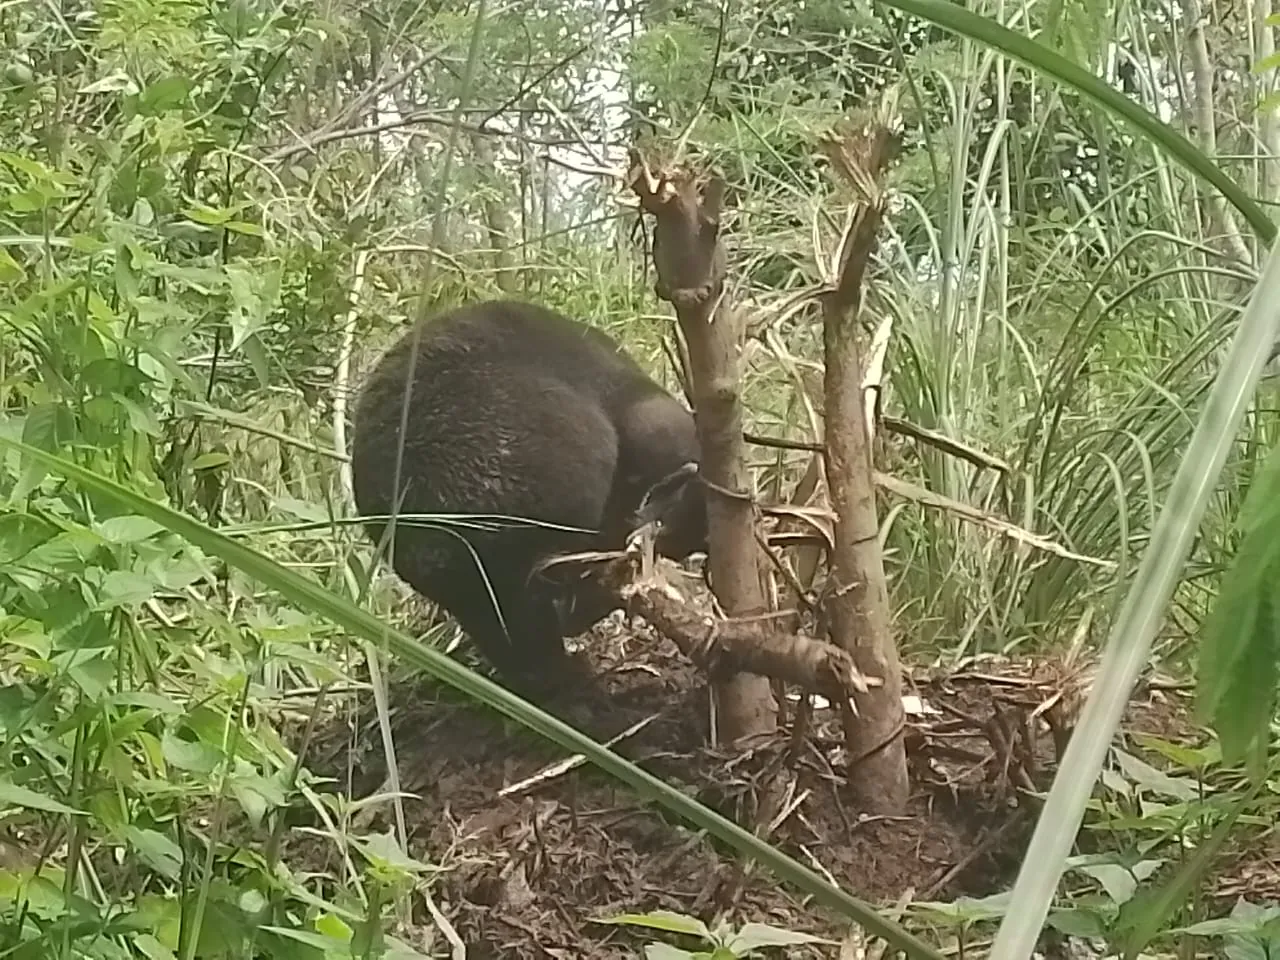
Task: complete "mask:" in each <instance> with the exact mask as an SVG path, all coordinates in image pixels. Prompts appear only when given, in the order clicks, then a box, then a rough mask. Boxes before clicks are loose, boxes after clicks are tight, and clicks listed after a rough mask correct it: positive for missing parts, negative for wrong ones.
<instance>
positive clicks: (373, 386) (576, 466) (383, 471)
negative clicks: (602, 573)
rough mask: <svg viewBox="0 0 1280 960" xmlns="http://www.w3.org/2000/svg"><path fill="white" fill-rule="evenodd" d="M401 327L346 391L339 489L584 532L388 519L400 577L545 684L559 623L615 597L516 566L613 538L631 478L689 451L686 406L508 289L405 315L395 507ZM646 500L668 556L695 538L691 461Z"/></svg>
mask: <svg viewBox="0 0 1280 960" xmlns="http://www.w3.org/2000/svg"><path fill="white" fill-rule="evenodd" d="M413 336H414V331H413V330H410V331H409V332H408V333H407V334H406V335H405V336H404V337H403V338H402V339H401V340H400V341H398V342H397V343H396V344H395V345H394V346H392V347H391V349H390V350H388V351H387V353H386V354H384V355H383V356H382V358H381V359H380V360H379V361H378V363H377V365H376V366H375V367H374V369H373V371H372V372H371V373H370V375H369V377H368V379H367V381H366V383H365V385H364V387H363V389H362V391H361V393H360V396H359V399H358V401H357V403H356V406H355V414H354V417H353V423H352V449H351V457H352V479H353V484H354V488H355V489H354V494H355V501H356V506H357V508H358V509H359V511H360V513H361V514H362V515H365V516H370V515H381V516H386V515H389V514H392V513H393V512H395V513H396V514H397V516H398V517H400V516H403V515H405V514H420V513H435V514H440V513H468V514H489V515H495V514H496V515H502V516H506V517H520V518H524V519H526V520H539V521H543V522H544V523H553V524H559V525H563V526H571V527H581V528H586V529H587V530H588V531H595V533H594V534H585V535H584V534H581V533H574V532H571V531H559V530H553V529H549V528H547V527H540V526H535V525H531V524H528V523H510V522H508V523H506V524H503V523H502V522H501V521H495V520H484V521H470V522H468V523H467V524H466V525H465V526H458V524H457V522H455V523H453V524H450V529H441V528H434V529H428V528H425V527H423V526H421V524H420V523H415V522H414V521H407V520H403V519H397V521H396V525H395V543H394V547H395V549H394V554H393V556H392V561H391V562H392V566H393V568H394V569H395V571H396V573H397V574H398V575H399V576H400V578H401V579H403V580H404V581H405V582H407V583H408V584H409V585H410V586H412V587H413V588H414V589H415V590H416V591H417V592H418V593H420V594H422V595H423V596H425V597H427V598H428V599H430V600H432V601H434V602H435V603H437V604H438V605H439V606H441V607H443V608H444V609H445V610H447V611H448V612H449V613H450V614H452V615H453V617H454V618H455V619H456V620H457V622H458V623H459V624H460V626H461V627H462V629H463V630H464V631H465V632H466V634H467V635H468V636H469V637H470V638H471V640H472V642H473V643H475V644H476V646H477V647H478V648H479V650H480V652H481V653H482V654H483V655H484V656H485V658H486V659H487V660H488V661H489V662H490V663H491V664H493V666H495V667H496V668H497V669H498V670H499V672H500V673H501V674H502V675H503V677H504V678H505V679H506V680H507V681H508V682H509V683H512V684H513V685H516V686H519V687H524V688H525V689H535V688H539V687H543V686H546V685H554V683H555V681H556V680H557V679H558V677H559V675H560V674H561V672H562V667H561V664H562V658H564V656H565V651H564V646H563V638H564V637H566V636H573V635H575V634H577V633H581V632H582V631H584V630H586V629H587V628H589V627H590V626H591V625H592V624H593V623H595V622H596V621H598V620H599V619H600V618H602V617H603V616H605V615H606V614H607V613H608V612H609V610H610V609H611V608H612V607H613V605H614V604H613V601H612V599H611V598H609V597H607V596H605V595H603V594H602V593H600V592H599V591H598V590H592V589H591V588H590V587H588V586H585V585H578V586H576V587H572V588H568V587H564V586H560V587H557V586H555V585H553V584H552V583H551V582H550V581H549V580H546V579H543V578H542V577H540V576H537V575H535V576H534V577H532V578H531V576H530V574H531V571H532V569H533V568H534V566H535V565H536V564H537V563H538V561H539V560H541V559H543V558H545V557H546V556H548V555H550V554H552V553H561V552H569V551H578V550H593V549H600V550H607V549H619V548H621V546H622V545H623V543H624V540H625V537H626V534H627V533H629V532H630V530H631V529H633V528H634V526H635V525H636V511H637V509H638V508H639V507H640V505H641V502H642V501H643V500H644V498H645V496H646V494H647V493H648V492H649V491H650V490H651V489H653V488H654V487H655V485H657V484H659V483H661V482H662V481H664V480H667V481H668V483H667V484H664V485H663V486H664V487H670V486H671V484H670V478H671V476H672V475H673V474H675V473H676V472H677V471H679V470H680V469H681V467H682V466H684V465H685V464H687V463H690V462H696V461H697V460H698V459H699V457H698V440H697V434H696V431H695V428H694V421H693V416H692V414H690V413H689V411H688V410H686V409H685V408H684V407H683V406H682V405H681V404H680V403H679V402H677V401H676V400H675V399H674V398H673V397H672V396H671V395H670V394H668V393H667V392H666V391H665V390H664V389H663V388H662V387H661V386H659V385H658V384H657V383H655V382H654V381H653V380H652V379H651V378H650V377H649V376H648V375H646V374H645V372H644V371H643V370H641V368H640V367H639V366H638V365H637V364H636V363H635V362H634V361H633V360H632V359H631V358H630V357H629V356H627V355H626V354H625V353H623V352H622V350H621V348H620V347H619V346H618V344H617V343H615V342H614V341H613V340H612V339H611V338H610V337H608V336H607V335H605V334H604V333H602V332H601V331H599V330H597V329H595V328H592V327H590V326H587V325H586V324H582V323H579V322H577V321H574V320H571V319H569V318H568V317H565V316H563V315H561V314H559V313H556V312H555V311H552V310H548V309H545V308H543V307H538V306H534V305H532V304H527V303H519V302H513V301H487V302H481V303H475V304H471V305H468V306H464V307H459V308H457V309H453V310H449V311H446V312H444V313H443V314H441V315H438V316H435V317H431V318H428V319H427V320H426V321H425V322H424V325H423V326H422V328H421V331H420V339H419V343H418V350H417V363H416V365H415V367H414V370H413V390H412V393H411V397H410V400H409V411H408V421H407V425H408V426H407V433H406V436H405V437H404V454H403V460H402V463H401V467H400V490H401V491H402V498H401V500H400V502H399V504H398V506H397V504H396V503H395V498H394V497H393V496H392V486H393V484H394V482H395V470H396V449H397V446H398V445H399V443H400V439H401V438H400V424H401V408H402V404H403V402H404V392H405V381H406V379H407V377H408V376H409V363H410V357H411V351H412V349H413ZM661 500H662V503H663V506H664V515H663V517H662V519H663V524H662V527H661V530H660V534H659V539H658V543H657V546H658V549H659V551H661V552H662V553H663V554H665V555H667V556H670V557H674V558H676V559H683V558H684V557H687V556H688V555H689V554H690V553H693V552H696V551H699V550H705V549H706V535H707V530H706V522H707V521H706V509H705V500H704V494H703V491H702V488H701V484H700V483H698V482H697V480H696V478H694V479H693V480H691V481H688V482H685V483H684V485H683V488H682V489H680V490H678V491H677V494H676V495H675V496H674V497H673V496H672V495H671V494H670V493H668V492H665V491H664V493H663V496H662V498H661ZM386 526H387V524H386V523H385V522H379V521H371V522H369V523H368V524H367V525H366V529H367V531H368V533H369V535H370V537H372V538H373V539H374V541H375V542H379V543H380V542H381V540H382V538H383V536H384V530H385V527H386ZM464 540H465V542H464ZM468 545H469V546H470V548H471V549H468ZM472 550H474V554H473V553H472ZM477 560H478V561H479V563H480V564H482V565H483V567H484V571H485V575H487V577H488V585H487V586H486V582H485V575H482V574H481V572H480V570H479V569H478V568H477ZM490 589H492V591H493V595H492V596H493V597H496V599H497V602H498V604H499V605H500V607H501V610H502V614H503V620H505V624H506V629H505V631H504V629H503V625H502V621H500V620H499V618H498V617H497V615H496V613H495V611H494V605H493V598H492V597H491V595H490V592H489V591H490Z"/></svg>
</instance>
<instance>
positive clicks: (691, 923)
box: [596, 910, 711, 940]
mask: <svg viewBox="0 0 1280 960" xmlns="http://www.w3.org/2000/svg"><path fill="white" fill-rule="evenodd" d="M596 922H597V923H615V924H620V925H625V926H630V927H645V928H647V929H649V930H662V931H665V932H667V933H683V934H687V935H689V936H691V937H700V938H702V939H704V940H709V939H711V931H710V930H708V929H707V925H706V924H705V923H703V922H702V921H701V920H699V919H698V918H697V917H690V916H686V915H685V914H683V913H674V912H672V911H670V910H654V911H652V912H650V913H621V914H618V915H617V916H613V917H601V918H599V919H598V920H597V921H596Z"/></svg>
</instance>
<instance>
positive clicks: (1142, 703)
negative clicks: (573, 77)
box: [309, 619, 1186, 960]
mask: <svg viewBox="0 0 1280 960" xmlns="http://www.w3.org/2000/svg"><path fill="white" fill-rule="evenodd" d="M582 646H583V647H584V649H583V650H582V651H580V653H579V656H583V657H585V658H587V659H588V660H589V662H590V664H591V665H592V667H593V668H594V671H595V673H596V675H597V677H598V685H597V689H594V690H583V691H581V695H580V696H578V697H577V698H576V699H575V702H574V703H572V704H568V705H563V706H562V707H561V708H559V710H558V712H560V713H561V714H562V716H564V718H565V719H566V720H568V721H570V722H572V723H574V724H575V725H576V726H578V727H579V728H580V729H583V730H585V731H586V732H588V733H590V734H591V735H592V736H594V737H595V738H596V739H598V740H601V741H605V742H607V741H609V740H610V739H611V738H614V737H616V736H618V735H619V734H624V735H623V736H621V737H620V738H619V739H618V741H617V742H616V743H615V744H613V749H615V750H616V751H617V752H619V753H620V754H622V755H623V756H625V757H627V758H628V759H630V760H632V761H633V762H637V763H639V764H640V765H642V766H643V767H645V768H646V769H647V770H649V771H650V772H652V773H654V774H656V775H657V776H660V777H662V778H663V779H664V780H665V781H666V782H668V783H672V784H674V785H676V786H678V787H679V788H681V789H682V790H684V791H685V792H687V793H689V794H690V795H693V796H695V797H697V798H698V799H699V800H700V801H702V802H703V803H706V804H708V805H709V806H711V807H713V808H714V809H717V810H719V811H720V812H721V813H723V814H725V815H726V816H729V817H730V818H732V819H734V820H736V821H737V822H738V823H740V824H744V825H748V826H750V825H753V824H756V823H757V822H759V821H760V820H761V819H764V820H766V821H767V822H768V824H769V826H768V827H767V829H766V831H765V835H766V838H767V839H768V840H769V841H770V842H771V843H773V844H775V845H779V846H781V847H782V849H784V850H786V851H787V852H788V853H789V854H790V855H791V856H793V857H795V858H796V859H798V860H799V861H800V862H802V863H806V864H808V865H809V866H810V867H812V868H814V869H815V870H817V871H818V872H819V873H823V874H825V875H827V876H828V877H829V878H831V879H832V880H833V881H834V882H835V883H837V884H839V885H840V886H841V887H843V888H844V889H845V890H847V891H849V892H851V893H853V894H855V895H858V896H861V897H863V898H866V899H868V900H871V901H873V902H875V903H881V904H883V903H892V902H894V901H896V900H899V899H900V898H902V897H904V895H907V894H909V895H910V897H911V899H913V900H914V901H916V902H920V901H929V900H951V899H954V898H955V897H956V896H960V895H967V896H972V897H980V896H985V895H988V894H991V893H994V892H997V891H998V890H1000V889H1003V888H1005V887H1007V885H1008V884H1009V883H1010V882H1011V881H1012V879H1013V876H1014V874H1015V872H1016V870H1017V865H1018V863H1019V860H1020V858H1021V854H1022V851H1023V849H1024V847H1025V845H1026V843H1027V840H1028V839H1029V837H1030V832H1031V829H1032V827H1033V825H1034V802H1033V801H1031V800H1029V799H1028V798H1027V797H1026V795H1025V793H1024V792H1023V791H1025V790H1027V789H1044V788H1046V787H1047V785H1048V783H1049V782H1050V780H1051V778H1052V769H1053V758H1054V756H1055V743H1054V738H1053V735H1052V731H1051V726H1052V725H1053V724H1059V725H1060V724H1061V722H1062V720H1063V718H1064V717H1066V718H1069V717H1071V716H1073V715H1074V711H1075V710H1076V709H1078V703H1079V695H1078V693H1077V691H1078V690H1079V689H1081V686H1082V681H1081V678H1080V677H1078V676H1072V675H1071V672H1070V671H1068V670H1067V669H1066V668H1064V667H1063V666H1062V665H1060V664H1050V663H1015V662H1009V661H1004V660H990V661H983V662H980V663H977V664H972V665H969V666H967V667H964V668H962V669H959V670H953V671H950V672H949V673H948V674H947V675H945V676H943V675H932V676H931V675H928V674H925V673H921V674H920V675H919V676H918V677H916V678H915V683H914V688H915V689H914V690H912V691H910V693H912V694H913V695H914V698H913V699H912V701H910V707H911V709H910V711H909V712H910V715H909V717H908V730H907V738H908V739H907V745H908V756H909V760H910V763H911V777H912V784H913V790H914V793H913V798H912V801H911V804H910V809H909V811H908V813H907V815H906V816H903V817H899V818H883V817H881V818H871V817H865V816H860V815H859V814H858V812H857V811H856V810H853V809H850V807H849V805H848V800H847V791H846V789H845V783H846V781H845V777H846V773H845V770H844V761H843V757H842V752H843V747H842V738H841V736H840V735H839V727H838V724H837V721H836V717H835V715H834V712H833V711H832V710H831V709H830V708H828V707H825V706H823V705H820V706H818V707H816V708H815V709H814V711H813V714H812V719H811V720H810V721H809V723H808V733H807V735H806V736H805V737H803V738H793V737H792V736H791V732H790V731H791V724H790V723H789V722H788V723H786V724H784V726H783V730H782V732H781V733H780V734H779V735H778V736H777V737H776V738H775V739H774V740H772V741H771V742H767V743H761V744H758V745H756V746H755V747H754V748H752V749H751V750H749V751H748V752H747V753H746V754H745V755H742V754H732V755H731V754H726V753H722V752H719V751H716V750H713V749H710V748H708V747H707V746H705V744H706V740H707V728H708V707H707V693H706V689H705V683H704V682H703V681H702V680H701V678H700V677H699V676H698V675H697V673H696V672H695V671H694V670H693V669H692V668H691V667H690V666H689V665H688V664H687V662H686V661H684V660H683V658H682V657H681V656H680V655H679V654H678V653H677V652H676V651H675V649H674V647H673V646H672V645H670V644H669V643H668V642H666V641H663V640H661V639H660V638H657V637H656V636H654V635H653V634H652V633H647V632H645V630H644V629H643V628H642V629H641V630H640V631H639V632H637V631H636V629H635V628H634V625H626V626H624V625H623V624H622V622H621V620H620V619H615V620H612V621H606V622H605V623H603V624H601V625H599V626H598V627H597V629H596V631H595V632H594V633H593V635H592V636H591V637H589V638H588V642H587V643H585V644H583V645H582ZM796 704H797V701H796V700H794V699H791V700H789V701H788V715H789V717H790V716H794V715H795V711H796ZM392 715H393V727H394V730H395V747H396V751H397V757H398V768H399V771H400V776H401V789H403V790H405V791H407V792H409V793H412V794H415V795H416V797H415V798H412V799H407V800H406V801H405V816H406V822H407V826H408V829H409V832H410V849H411V852H412V853H413V854H414V856H415V857H417V858H418V859H420V860H421V861H422V862H424V863H428V864H430V865H432V867H433V869H436V870H439V871H440V872H439V875H438V876H437V877H436V879H435V882H434V886H433V888H432V889H433V896H434V898H435V902H436V906H437V907H438V908H439V910H440V912H441V913H442V914H443V916H444V917H445V919H446V920H447V925H448V926H451V927H452V928H453V930H454V931H456V934H457V937H458V938H459V939H460V940H461V941H462V943H464V944H465V945H466V948H467V956H468V957H471V958H475V960H487V958H546V957H555V958H570V957H591V958H599V960H612V958H621V957H628V958H632V957H638V956H641V955H642V952H641V951H642V948H641V946H640V944H642V943H644V942H646V939H644V938H642V937H638V936H637V935H636V934H635V933H633V932H631V931H629V930H627V929H626V928H621V927H617V926H612V925H607V924H603V923H599V922H597V918H601V917H607V916H610V915H613V914H618V913H623V912H632V913H639V912H646V911H650V910H655V909H667V910H673V911H678V912H682V913H688V914H693V915H695V916H697V917H699V918H700V919H702V920H704V921H706V922H708V923H713V922H714V921H716V920H726V921H728V922H730V923H733V924H735V925H737V924H741V923H745V922H749V921H756V922H764V923H771V924H775V925H778V926H782V927H786V928H789V929H793V930H803V931H807V932H810V933H816V934H819V935H821V936H824V937H829V938H833V939H839V938H841V937H842V936H844V933H845V930H844V929H843V928H842V927H841V926H840V925H838V923H837V922H836V921H835V919H834V918H833V917H832V916H830V915H829V914H826V913H825V912H824V911H822V910H821V909H820V908H817V907H815V906H809V905H807V904H806V903H805V902H804V901H803V900H802V899H801V898H800V897H798V896H797V895H796V894H794V893H792V892H791V891H789V890H788V889H787V888H785V887H784V886H783V885H782V884H781V883H780V882H779V881H777V880H776V879H775V878H773V877H772V876H771V875H770V874H768V873H767V872H765V871H764V870H763V869H761V868H755V867H748V868H746V870H745V871H744V869H743V868H741V867H740V866H737V865H735V862H734V858H733V856H732V854H731V852H729V851H725V850H723V849H719V848H718V844H717V842H716V841H713V840H711V839H709V838H707V837H704V836H701V835H699V834H696V833H694V832H691V831H690V830H689V829H687V828H686V827H684V826H683V825H681V824H678V823H676V822H674V821H673V820H671V819H668V818H666V817H665V816H664V814H663V813H662V811H661V810H660V808H657V807H656V806H654V805H651V804H645V803H643V802H641V801H638V800H637V799H636V798H635V796H634V795H632V794H631V792H630V791H629V790H628V789H627V788H626V787H624V786H622V785H620V784H617V783H616V782H615V781H613V780H611V779H610V778H608V777H607V776H606V775H604V774H602V773H600V772H598V771H596V770H595V769H594V768H593V767H591V766H590V765H589V764H585V763H582V764H579V765H578V766H577V767H575V768H574V769H571V770H568V771H564V770H562V769H557V765H559V764H561V763H562V762H563V761H564V760H565V757H564V754H563V752H562V751H561V750H560V749H559V748H558V747H555V746H554V745H551V744H548V743H546V742H544V741H542V740H541V739H540V738H539V737H537V736H535V735H533V734H530V733H527V732H525V731H524V730H522V729H521V728H520V727H518V725H516V724H514V723H508V722H507V721H504V720H503V719H501V718H500V717H497V716H495V715H494V714H493V713H492V712H491V711H489V710H488V709H487V708H484V707H482V706H477V705H472V704H470V703H467V702H465V701H464V700H463V699H462V698H461V697H460V695H458V694H455V693H453V692H452V691H449V690H447V689H441V688H439V687H435V686H433V685H432V684H431V683H430V682H429V681H427V682H418V683H416V684H414V685H412V686H400V687H397V688H396V689H395V692H394V704H393V709H392ZM1171 725H1172V726H1173V727H1177V728H1181V729H1184V730H1185V729H1186V727H1185V718H1184V716H1183V708H1182V706H1181V704H1180V701H1179V698H1178V695H1177V694H1176V693H1174V692H1171V691H1160V690H1157V691H1152V690H1150V689H1144V690H1143V691H1141V692H1140V694H1139V695H1138V696H1137V697H1135V702H1134V705H1133V707H1132V709H1131V711H1130V717H1129V718H1128V726H1129V727H1130V729H1134V728H1136V729H1145V730H1148V731H1150V732H1153V733H1158V734H1161V735H1163V734H1164V733H1165V731H1166V730H1167V729H1169V728H1170V726H1171ZM354 726H356V729H355V730H354V732H353V728H352V725H342V724H339V725H337V726H335V727H334V728H333V729H330V730H328V731H327V732H326V733H325V735H324V736H323V737H321V739H320V740H319V741H318V742H317V744H316V751H315V753H313V757H314V759H313V761H311V763H310V764H309V765H310V766H311V768H312V769H313V770H316V771H317V772H320V771H324V772H325V773H327V774H328V775H331V776H337V777H339V778H340V779H342V780H347V778H348V777H349V778H350V789H351V790H352V792H353V794H354V795H355V796H360V797H363V796H368V795H369V794H370V793H373V792H376V791H377V790H378V788H379V787H380V786H381V785H383V782H384V779H385V766H384V761H383V751H382V748H381V741H380V738H379V734H378V731H377V727H376V723H374V722H373V719H372V715H371V713H366V714H365V717H364V719H363V721H362V722H361V723H360V724H359V725H354ZM387 809H388V807H387V805H384V806H383V807H382V809H381V811H380V812H379V813H377V814H376V816H374V817H372V819H371V820H370V821H369V822H368V823H366V824H363V825H361V827H362V828H363V829H364V830H368V831H372V830H379V829H386V826H387V825H388V824H389V823H390V822H391V821H390V819H389V815H388V814H387V812H386V811H387ZM762 811H767V812H768V815H767V816H765V815H764V814H763V813H762ZM361 827H357V829H360V828H361ZM335 866H336V865H335ZM428 922H429V921H428ZM649 939H659V937H657V936H656V935H655V936H654V937H652V938H649ZM683 945H684V946H686V947H695V945H694V944H692V943H686V944H683ZM805 950H811V951H812V952H804V951H805ZM788 955H789V956H797V957H798V956H813V957H818V956H825V957H836V956H837V955H838V951H837V949H836V948H834V947H821V948H817V947H815V948H804V950H801V951H795V952H792V953H790V954H788Z"/></svg>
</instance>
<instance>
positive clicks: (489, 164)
mask: <svg viewBox="0 0 1280 960" xmlns="http://www.w3.org/2000/svg"><path fill="white" fill-rule="evenodd" d="M471 149H472V152H474V153H475V156H476V160H477V161H479V163H480V167H481V168H482V169H483V171H484V174H483V175H484V178H485V180H486V181H487V182H488V187H489V189H488V191H487V192H486V193H485V195H484V200H483V201H482V205H483V208H484V224H485V232H486V233H487V234H488V237H489V248H490V254H489V255H490V257H491V258H492V259H493V271H494V272H493V279H494V282H495V283H496V284H497V285H498V289H499V290H501V291H502V292H503V294H505V295H506V296H509V297H510V296H514V295H515V293H516V290H517V288H518V287H519V278H518V277H517V275H516V269H515V262H514V260H513V259H512V257H511V238H512V237H514V236H515V227H514V226H513V224H512V220H511V212H510V211H509V210H508V209H507V208H506V206H505V205H504V204H503V203H502V200H501V199H500V197H501V194H502V189H501V178H500V177H499V175H498V163H497V161H496V160H495V159H494V156H493V146H492V145H491V144H490V143H489V140H488V138H487V137H485V136H484V135H483V134H478V133H473V134H472V135H471Z"/></svg>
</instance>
